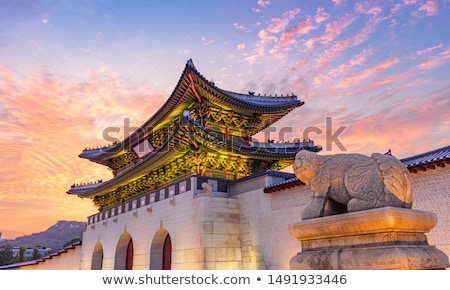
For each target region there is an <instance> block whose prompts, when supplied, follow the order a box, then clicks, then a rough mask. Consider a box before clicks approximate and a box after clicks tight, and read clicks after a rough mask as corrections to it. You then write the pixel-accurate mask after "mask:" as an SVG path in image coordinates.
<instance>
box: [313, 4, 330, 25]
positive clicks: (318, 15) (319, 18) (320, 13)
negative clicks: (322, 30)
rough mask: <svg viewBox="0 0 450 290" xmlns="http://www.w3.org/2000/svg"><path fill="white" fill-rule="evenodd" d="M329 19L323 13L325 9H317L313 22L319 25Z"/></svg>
mask: <svg viewBox="0 0 450 290" xmlns="http://www.w3.org/2000/svg"><path fill="white" fill-rule="evenodd" d="M329 17H330V14H328V13H327V12H325V9H324V8H323V7H319V8H317V11H316V15H315V16H314V20H315V22H316V23H318V24H320V23H322V22H324V21H325V20H327V19H328V18H329Z"/></svg>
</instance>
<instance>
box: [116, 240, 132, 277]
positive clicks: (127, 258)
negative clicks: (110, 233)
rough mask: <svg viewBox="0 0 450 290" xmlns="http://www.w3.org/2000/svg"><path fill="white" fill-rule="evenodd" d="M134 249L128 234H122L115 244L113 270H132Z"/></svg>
mask: <svg viewBox="0 0 450 290" xmlns="http://www.w3.org/2000/svg"><path fill="white" fill-rule="evenodd" d="M133 256H134V247H133V239H132V238H131V236H130V234H129V233H127V232H124V233H123V234H122V235H121V236H120V238H119V241H118V243H117V247H116V254H115V259H114V270H133Z"/></svg>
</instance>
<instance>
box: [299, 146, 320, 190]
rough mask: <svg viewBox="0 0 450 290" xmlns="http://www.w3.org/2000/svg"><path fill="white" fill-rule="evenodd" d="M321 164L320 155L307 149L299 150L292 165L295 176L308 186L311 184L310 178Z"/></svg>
mask: <svg viewBox="0 0 450 290" xmlns="http://www.w3.org/2000/svg"><path fill="white" fill-rule="evenodd" d="M321 166H322V160H321V159H320V156H319V155H317V154H316V153H314V152H311V151H308V150H301V151H299V152H298V153H297V155H296V156H295V162H294V164H293V165H292V167H293V168H294V173H295V176H297V178H298V179H300V180H301V181H302V182H303V183H304V184H306V185H308V186H310V184H311V178H312V176H313V175H314V172H315V171H316V170H317V169H318V168H320V167H321Z"/></svg>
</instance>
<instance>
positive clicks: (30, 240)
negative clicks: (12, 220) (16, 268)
mask: <svg viewBox="0 0 450 290" xmlns="http://www.w3.org/2000/svg"><path fill="white" fill-rule="evenodd" d="M85 227H86V223H85V222H77V221H58V222H57V223H56V224H55V225H53V226H51V227H49V228H48V229H47V230H45V231H43V232H40V233H34V234H31V235H28V236H22V237H17V238H16V239H14V240H0V246H4V245H7V244H9V245H11V246H12V247H29V248H42V247H45V248H52V249H62V248H63V247H64V244H65V243H67V242H70V241H71V240H73V239H80V240H81V238H82V236H83V231H84V229H85Z"/></svg>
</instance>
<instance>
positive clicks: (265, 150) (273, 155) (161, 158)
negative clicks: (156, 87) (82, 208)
mask: <svg viewBox="0 0 450 290" xmlns="http://www.w3.org/2000/svg"><path fill="white" fill-rule="evenodd" d="M182 120H183V121H185V122H188V123H190V124H192V126H194V129H196V130H201V131H202V132H204V133H205V134H207V135H208V136H209V137H211V138H213V139H214V142H210V144H212V146H211V148H212V149H213V151H215V152H218V151H227V152H229V153H230V154H231V155H236V156H246V157H248V158H258V159H266V160H274V159H277V160H278V159H279V160H291V159H292V160H293V159H294V158H295V155H296V153H297V152H298V151H299V150H301V149H304V147H301V146H298V147H295V146H294V147H292V148H276V145H275V144H274V145H273V147H272V148H270V147H267V146H248V145H235V144H234V143H233V142H231V141H230V140H228V139H225V138H221V137H219V136H218V135H217V134H216V133H214V132H212V131H210V130H208V129H206V128H204V127H202V126H201V125H200V124H198V123H197V122H195V121H194V120H192V119H190V118H187V117H184V116H183V117H182ZM181 130H182V129H181V127H179V128H178V129H177V130H176V131H175V132H174V134H172V135H171V136H170V138H169V139H168V140H167V141H166V142H165V143H164V144H163V145H162V146H161V147H160V148H158V149H157V152H154V153H153V154H152V153H150V154H149V155H148V156H147V157H146V158H144V159H142V160H141V161H139V162H138V163H136V164H135V165H133V166H131V167H129V168H127V169H125V170H124V171H123V172H121V173H120V174H119V175H117V176H115V177H114V178H112V179H110V180H108V181H105V182H101V183H98V184H95V186H91V187H87V186H85V187H83V186H80V187H73V188H71V189H70V190H69V191H68V192H67V193H69V194H77V195H80V196H83V197H94V196H97V195H101V194H103V193H106V192H108V191H111V190H114V189H115V188H117V187H119V186H122V185H125V184H127V183H128V181H129V180H130V179H136V178H139V177H141V176H143V175H145V174H147V173H148V172H149V171H151V170H155V169H157V168H158V167H160V166H161V165H162V164H163V163H164V162H166V160H167V159H172V158H178V157H179V156H181V155H183V154H185V153H186V152H187V150H186V148H184V149H183V146H186V143H185V138H184V136H185V135H184V134H180V132H181ZM177 136H180V137H181V138H180V137H177ZM196 137H197V138H202V136H201V134H198V135H197V136H196ZM205 143H206V142H205ZM227 146H228V147H227ZM211 148H210V149H211ZM230 149H231V150H230ZM279 149H281V150H279ZM177 156H178V157H177Z"/></svg>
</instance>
